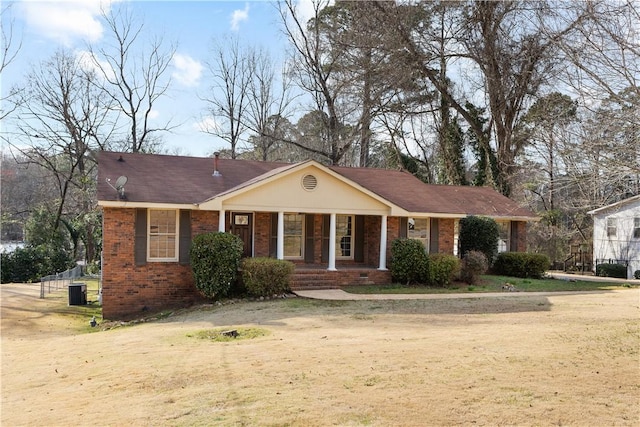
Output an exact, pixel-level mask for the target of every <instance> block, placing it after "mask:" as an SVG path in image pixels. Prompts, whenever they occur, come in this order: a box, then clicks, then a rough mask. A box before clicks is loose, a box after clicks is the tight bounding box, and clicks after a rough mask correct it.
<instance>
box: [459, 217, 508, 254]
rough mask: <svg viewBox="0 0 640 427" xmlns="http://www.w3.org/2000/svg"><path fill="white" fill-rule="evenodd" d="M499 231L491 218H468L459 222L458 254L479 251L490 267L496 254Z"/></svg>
mask: <svg viewBox="0 0 640 427" xmlns="http://www.w3.org/2000/svg"><path fill="white" fill-rule="evenodd" d="M499 238H500V230H499V229H498V223H496V222H495V220H494V219H492V218H485V217H479V216H468V217H466V218H462V219H461V220H460V235H459V243H460V253H461V254H466V253H467V252H469V251H480V252H482V253H483V254H484V255H485V256H486V257H487V262H488V263H489V265H490V266H491V264H492V263H493V261H494V260H495V259H496V255H497V254H498V239H499Z"/></svg>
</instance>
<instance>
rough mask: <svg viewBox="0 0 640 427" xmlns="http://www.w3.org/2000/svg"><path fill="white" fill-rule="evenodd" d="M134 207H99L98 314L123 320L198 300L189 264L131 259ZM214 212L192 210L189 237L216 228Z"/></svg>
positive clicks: (132, 256)
mask: <svg viewBox="0 0 640 427" xmlns="http://www.w3.org/2000/svg"><path fill="white" fill-rule="evenodd" d="M135 213H136V210H135V209H120V208H104V209H103V250H102V315H103V317H104V318H105V319H123V318H132V317H135V316H141V315H144V314H145V313H148V312H154V311H159V310H162V309H166V308H171V307H180V306H185V305H190V304H193V303H194V302H196V301H199V300H201V297H200V294H199V293H198V291H197V289H196V288H195V286H194V284H193V276H192V274H191V267H190V266H189V265H181V264H179V263H178V262H148V263H146V264H145V265H142V266H136V265H135V261H134V227H135ZM217 228H218V213H217V212H199V211H192V216H191V230H192V236H195V235H197V234H201V233H205V232H209V231H217Z"/></svg>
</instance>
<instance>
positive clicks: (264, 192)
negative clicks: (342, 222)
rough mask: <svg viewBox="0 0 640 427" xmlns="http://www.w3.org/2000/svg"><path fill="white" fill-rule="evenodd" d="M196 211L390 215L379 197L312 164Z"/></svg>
mask: <svg viewBox="0 0 640 427" xmlns="http://www.w3.org/2000/svg"><path fill="white" fill-rule="evenodd" d="M200 209H205V210H208V209H224V210H236V211H262V212H277V211H285V212H300V211H305V212H316V213H331V212H335V213H345V214H360V215H388V214H390V212H391V207H390V206H389V204H388V203H385V201H384V200H383V199H382V198H380V197H376V196H375V195H373V194H371V193H369V192H368V191H367V190H365V189H360V188H357V187H356V186H354V185H353V184H352V183H349V182H346V180H344V179H342V178H340V177H339V176H336V175H335V174H333V173H331V171H330V170H329V169H326V168H324V167H321V166H318V165H316V164H315V163H312V162H310V163H307V164H305V165H303V166H302V167H299V168H294V169H292V170H291V169H290V170H287V171H286V172H283V173H281V174H278V175H274V176H269V177H268V178H267V179H265V180H263V181H256V182H255V183H254V184H252V185H250V186H248V187H245V188H242V189H240V190H238V191H231V192H229V193H228V194H225V195H224V197H220V198H214V199H212V200H209V201H207V202H204V203H202V204H201V205H200Z"/></svg>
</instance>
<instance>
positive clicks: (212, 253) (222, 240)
mask: <svg viewBox="0 0 640 427" xmlns="http://www.w3.org/2000/svg"><path fill="white" fill-rule="evenodd" d="M242 251H243V243H242V240H240V238H239V237H238V236H236V235H234V234H231V233H222V232H215V233H205V234H200V235H197V236H195V237H194V238H193V241H192V243H191V249H190V257H191V269H192V270H193V278H194V281H195V285H196V288H198V290H199V291H200V292H202V294H203V295H205V296H206V297H208V298H219V297H222V296H225V295H226V294H227V293H228V292H229V289H230V288H231V285H232V284H233V282H234V281H235V280H236V276H237V274H238V267H240V259H241V258H242Z"/></svg>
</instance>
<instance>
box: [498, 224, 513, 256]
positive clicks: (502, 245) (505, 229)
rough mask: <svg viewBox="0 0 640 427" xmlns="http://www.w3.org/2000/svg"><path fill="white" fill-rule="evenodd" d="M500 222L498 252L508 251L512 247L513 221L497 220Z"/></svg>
mask: <svg viewBox="0 0 640 427" xmlns="http://www.w3.org/2000/svg"><path fill="white" fill-rule="evenodd" d="M497 223H498V252H499V253H502V252H508V251H509V249H510V248H511V244H510V241H509V240H510V239H509V238H510V231H511V221H497Z"/></svg>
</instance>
